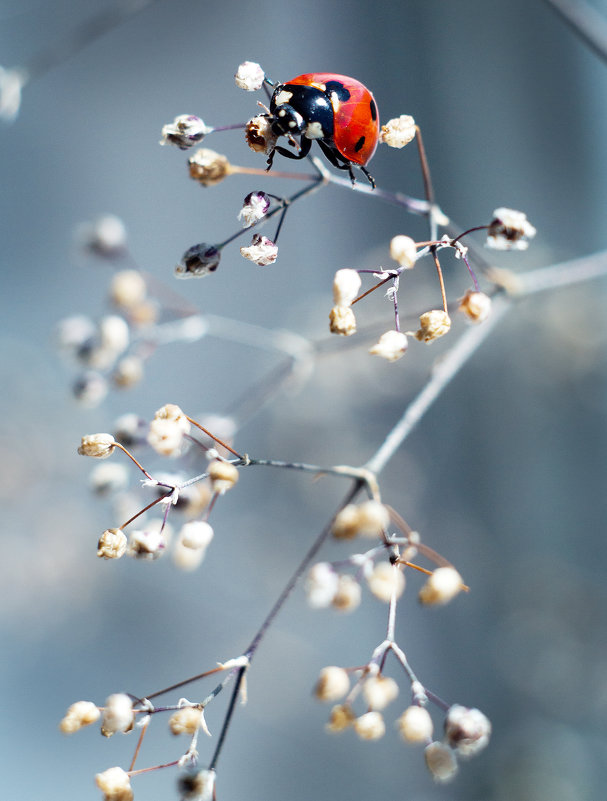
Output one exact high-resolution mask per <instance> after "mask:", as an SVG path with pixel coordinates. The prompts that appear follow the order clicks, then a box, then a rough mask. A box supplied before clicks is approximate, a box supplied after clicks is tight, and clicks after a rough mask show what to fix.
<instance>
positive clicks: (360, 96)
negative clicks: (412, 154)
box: [268, 72, 379, 188]
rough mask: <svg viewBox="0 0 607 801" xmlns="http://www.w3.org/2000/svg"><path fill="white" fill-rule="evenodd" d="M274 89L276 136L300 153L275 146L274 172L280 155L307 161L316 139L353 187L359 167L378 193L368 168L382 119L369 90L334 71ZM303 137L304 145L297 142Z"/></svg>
mask: <svg viewBox="0 0 607 801" xmlns="http://www.w3.org/2000/svg"><path fill="white" fill-rule="evenodd" d="M273 86H274V91H273V93H272V98H271V100H270V109H269V111H270V113H269V120H270V122H271V126H272V132H273V133H274V134H275V135H276V136H287V137H288V139H289V143H290V144H292V145H294V146H295V147H297V148H298V151H299V152H297V153H294V152H293V151H291V150H287V149H286V148H284V147H280V146H277V147H275V148H274V150H273V151H272V153H271V154H270V157H269V159H268V170H269V169H270V168H271V167H272V160H273V158H274V153H277V152H278V153H280V154H281V155H282V156H286V157H287V158H289V159H303V158H305V157H306V156H307V155H308V153H309V152H310V148H311V147H312V141H313V140H316V141H317V142H318V144H319V145H320V148H321V150H322V152H323V153H324V154H325V156H326V157H327V159H328V160H329V161H330V162H331V164H332V165H333V166H334V167H337V168H338V169H340V170H347V171H348V172H349V174H350V178H351V179H352V183H356V178H355V176H354V171H353V169H352V168H353V167H354V166H355V167H359V168H360V169H361V170H362V172H363V173H364V174H365V176H366V177H367V179H368V181H369V183H370V184H371V186H372V187H373V188H375V181H374V180H373V178H372V176H371V175H370V174H369V173H368V172H367V169H366V167H365V165H366V164H367V163H368V162H369V161H370V159H371V157H372V156H373V154H374V153H375V148H376V147H377V142H378V139H379V114H378V112H377V104H376V103H375V98H374V97H373V95H372V94H371V92H370V91H369V90H368V89H367V87H366V86H363V84H362V83H360V82H359V81H356V80H355V79H354V78H348V77H347V76H346V75H335V74H334V73H332V72H310V73H306V74H305V75H298V76H297V78H293V80H292V81H289V82H288V83H279V84H275V85H273ZM297 135H299V137H300V142H299V145H298V144H297V142H296V140H295V139H294V136H297Z"/></svg>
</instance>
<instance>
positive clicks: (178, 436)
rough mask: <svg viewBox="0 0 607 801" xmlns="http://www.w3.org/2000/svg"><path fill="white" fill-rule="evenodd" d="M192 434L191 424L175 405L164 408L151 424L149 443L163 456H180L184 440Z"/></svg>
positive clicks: (167, 405)
mask: <svg viewBox="0 0 607 801" xmlns="http://www.w3.org/2000/svg"><path fill="white" fill-rule="evenodd" d="M189 433H190V422H189V420H188V419H187V417H186V416H185V414H184V413H183V412H182V411H181V409H180V408H179V406H177V405H176V404H175V403H167V404H166V405H165V406H162V407H161V408H160V409H158V411H157V412H156V414H155V415H154V419H153V420H152V422H151V423H150V430H149V434H148V443H149V444H150V445H151V446H152V448H154V450H155V451H156V452H157V453H159V454H161V455H162V456H179V455H181V452H182V450H183V446H184V442H183V438H184V436H186V435H187V434H189Z"/></svg>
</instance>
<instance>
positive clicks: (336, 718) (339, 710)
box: [326, 704, 356, 734]
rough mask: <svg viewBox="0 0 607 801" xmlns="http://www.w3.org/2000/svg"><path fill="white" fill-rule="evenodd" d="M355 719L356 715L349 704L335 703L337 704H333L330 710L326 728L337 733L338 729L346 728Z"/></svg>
mask: <svg viewBox="0 0 607 801" xmlns="http://www.w3.org/2000/svg"><path fill="white" fill-rule="evenodd" d="M355 720H356V715H355V714H354V712H353V711H352V707H351V706H349V705H348V704H337V706H334V707H333V709H332V710H331V714H330V715H329V721H328V723H327V725H326V729H327V731H329V732H331V733H332V734H337V733H338V732H340V731H344V730H345V729H348V728H349V727H350V726H351V725H352V724H353V723H354V721H355Z"/></svg>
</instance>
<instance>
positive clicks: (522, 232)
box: [485, 208, 537, 250]
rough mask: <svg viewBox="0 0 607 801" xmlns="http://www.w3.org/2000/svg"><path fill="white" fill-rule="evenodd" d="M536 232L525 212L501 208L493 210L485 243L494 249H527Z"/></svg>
mask: <svg viewBox="0 0 607 801" xmlns="http://www.w3.org/2000/svg"><path fill="white" fill-rule="evenodd" d="M536 233H537V232H536V230H535V228H534V227H533V225H531V223H530V222H529V220H528V219H527V215H526V214H525V213H524V212H522V211H516V210H515V209H506V208H499V209H495V211H494V212H493V219H492V221H491V224H490V225H489V228H488V231H487V241H486V243H485V244H486V246H487V247H489V248H492V249H493V250H526V249H527V248H528V247H529V240H530V239H533V237H534V236H535V234H536Z"/></svg>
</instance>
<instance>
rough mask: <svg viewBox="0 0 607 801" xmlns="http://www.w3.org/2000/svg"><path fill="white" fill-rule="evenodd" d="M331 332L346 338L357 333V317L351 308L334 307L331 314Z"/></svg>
mask: <svg viewBox="0 0 607 801" xmlns="http://www.w3.org/2000/svg"><path fill="white" fill-rule="evenodd" d="M329 330H330V331H331V333H332V334H341V335H342V336H344V337H350V336H352V334H355V333H356V317H355V316H354V312H353V311H352V309H351V308H350V306H333V308H332V309H331V311H330V312H329Z"/></svg>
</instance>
